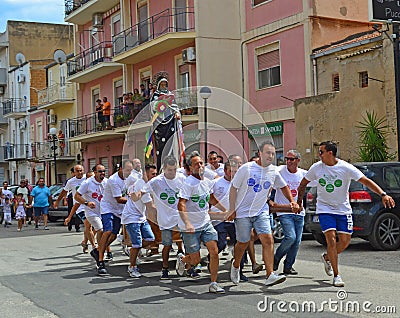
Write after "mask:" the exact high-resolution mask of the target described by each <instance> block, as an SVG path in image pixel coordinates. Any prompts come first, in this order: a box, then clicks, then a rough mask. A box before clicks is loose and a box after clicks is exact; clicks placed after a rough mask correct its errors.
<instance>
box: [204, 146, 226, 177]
mask: <svg viewBox="0 0 400 318" xmlns="http://www.w3.org/2000/svg"><path fill="white" fill-rule="evenodd" d="M207 159H208V164H207V165H206V168H207V169H210V170H211V171H213V172H215V173H216V174H217V175H218V176H219V177H223V176H224V165H223V164H222V163H219V158H218V154H217V153H216V152H215V151H210V152H209V153H208V158H207Z"/></svg>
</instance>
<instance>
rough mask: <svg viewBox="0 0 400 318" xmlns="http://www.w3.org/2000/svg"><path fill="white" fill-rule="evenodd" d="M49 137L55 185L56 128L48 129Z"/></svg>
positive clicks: (55, 182)
mask: <svg viewBox="0 0 400 318" xmlns="http://www.w3.org/2000/svg"><path fill="white" fill-rule="evenodd" d="M49 133H50V136H51V141H52V143H53V146H52V147H51V149H52V150H53V160H54V184H57V152H56V150H57V146H56V141H57V128H54V127H53V128H50V131H49Z"/></svg>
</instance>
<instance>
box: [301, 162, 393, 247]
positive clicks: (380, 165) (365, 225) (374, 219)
mask: <svg viewBox="0 0 400 318" xmlns="http://www.w3.org/2000/svg"><path fill="white" fill-rule="evenodd" d="M354 166H356V167H357V168H358V169H359V170H361V171H362V172H363V173H364V174H365V175H366V176H367V177H368V178H370V179H372V180H373V181H375V182H376V183H377V184H379V185H380V186H381V188H382V189H383V190H384V191H385V192H387V193H388V194H389V195H390V196H392V197H393V199H394V200H395V202H396V207H395V208H394V209H386V208H384V207H383V205H382V200H381V197H380V196H379V195H377V194H375V193H373V192H371V191H370V190H369V189H368V188H366V187H365V186H364V185H362V184H361V183H359V182H356V181H352V182H351V184H350V189H349V196H350V204H351V207H352V209H353V231H354V232H353V237H360V238H363V239H365V240H367V241H369V242H370V243H371V245H372V246H373V247H374V248H375V249H378V250H387V251H392V250H396V249H398V248H399V247H400V162H364V163H355V164H354ZM316 197H317V194H316V188H312V189H310V190H309V191H308V193H307V196H306V201H307V209H306V218H305V223H306V224H305V226H306V228H307V229H308V230H309V231H310V232H311V233H312V234H313V236H314V238H315V239H316V240H317V241H318V242H319V243H321V244H324V245H325V244H326V241H325V237H324V234H323V233H322V232H321V228H320V226H319V219H318V215H316V214H315V209H316Z"/></svg>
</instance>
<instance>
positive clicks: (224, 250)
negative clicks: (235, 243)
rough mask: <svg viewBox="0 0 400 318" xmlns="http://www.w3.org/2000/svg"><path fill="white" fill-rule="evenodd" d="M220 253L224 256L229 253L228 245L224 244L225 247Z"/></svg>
mask: <svg viewBox="0 0 400 318" xmlns="http://www.w3.org/2000/svg"><path fill="white" fill-rule="evenodd" d="M222 255H224V256H226V255H229V250H228V246H225V248H224V249H223V250H222Z"/></svg>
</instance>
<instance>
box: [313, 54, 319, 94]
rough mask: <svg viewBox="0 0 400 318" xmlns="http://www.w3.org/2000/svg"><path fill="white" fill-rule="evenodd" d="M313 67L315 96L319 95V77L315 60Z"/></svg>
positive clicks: (314, 60)
mask: <svg viewBox="0 0 400 318" xmlns="http://www.w3.org/2000/svg"><path fill="white" fill-rule="evenodd" d="M312 65H313V81H314V83H313V84H314V96H317V95H318V82H317V79H318V76H317V60H316V59H315V58H313V59H312Z"/></svg>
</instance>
